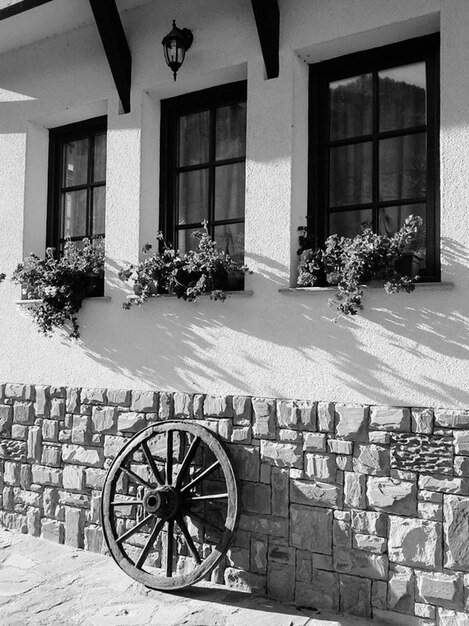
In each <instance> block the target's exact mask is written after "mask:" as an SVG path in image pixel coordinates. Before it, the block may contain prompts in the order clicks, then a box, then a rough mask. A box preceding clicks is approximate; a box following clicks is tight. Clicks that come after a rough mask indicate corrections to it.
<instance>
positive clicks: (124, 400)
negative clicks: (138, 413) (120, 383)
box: [106, 389, 131, 407]
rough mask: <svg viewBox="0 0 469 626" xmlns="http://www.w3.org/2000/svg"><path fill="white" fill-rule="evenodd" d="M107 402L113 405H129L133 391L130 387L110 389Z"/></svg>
mask: <svg viewBox="0 0 469 626" xmlns="http://www.w3.org/2000/svg"><path fill="white" fill-rule="evenodd" d="M106 395H107V404H110V405H111V406H120V407H129V406H130V402H131V393H130V391H129V390H128V389H108V390H107V394H106Z"/></svg>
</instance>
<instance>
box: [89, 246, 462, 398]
mask: <svg viewBox="0 0 469 626" xmlns="http://www.w3.org/2000/svg"><path fill="white" fill-rule="evenodd" d="M444 243H445V249H446V258H449V259H450V261H451V267H452V271H453V272H454V275H458V274H459V275H460V276H461V271H467V263H468V261H467V256H466V255H465V254H464V252H465V251H464V249H463V248H462V247H460V246H458V245H457V244H456V243H454V242H452V241H451V240H445V242H444ZM262 263H263V266H264V268H265V271H263V272H262V275H259V274H258V275H256V276H255V277H253V278H255V286H254V296H253V297H252V298H249V297H247V298H242V297H239V298H233V299H232V300H231V301H228V302H226V303H225V304H222V303H213V302H210V301H208V299H205V298H204V299H201V300H200V301H199V302H198V303H196V304H194V303H186V302H178V301H177V300H176V299H172V298H171V299H170V298H160V299H156V301H151V302H148V303H147V304H146V305H145V306H144V307H142V308H141V309H138V308H137V307H135V308H134V309H133V310H132V311H130V312H129V311H124V310H123V309H121V310H120V312H116V310H115V309H114V307H113V315H112V316H110V317H109V319H103V318H100V319H97V318H96V317H94V316H93V320H92V324H91V323H90V326H92V330H91V328H90V332H87V328H86V326H87V323H86V322H87V320H86V317H85V318H84V324H83V327H82V328H83V333H82V347H83V349H84V350H85V352H86V354H87V356H88V357H89V358H91V359H94V360H95V361H96V362H97V363H99V364H100V365H102V366H105V367H106V368H108V369H110V370H111V371H114V372H117V373H119V374H122V375H124V376H126V377H128V378H130V379H132V380H135V381H138V383H139V386H142V384H144V385H145V386H146V385H148V386H151V387H154V388H157V389H182V390H187V391H189V390H192V391H195V392H196V391H204V390H205V391H206V390H207V384H206V383H205V381H211V380H212V381H217V382H218V383H219V384H220V385H223V386H224V387H229V388H236V389H239V393H245V394H248V395H250V394H252V393H253V387H255V382H254V383H253V381H252V380H249V379H248V378H247V374H246V363H248V364H250V365H251V366H252V368H251V371H255V372H258V373H259V374H258V375H259V378H262V379H263V381H268V382H267V383H265V382H263V383H262V388H263V389H264V390H266V391H267V392H268V394H269V395H270V396H272V397H276V396H277V397H278V396H280V395H282V390H281V389H280V383H278V386H277V383H276V381H281V380H282V378H281V377H285V376H301V375H303V377H305V376H306V377H307V376H309V377H311V373H312V372H314V376H315V378H316V376H317V377H318V379H319V380H320V376H321V375H322V374H321V372H323V375H325V376H327V375H331V372H333V375H334V377H335V380H336V382H337V387H340V386H341V385H343V386H344V387H346V388H349V389H352V390H354V391H355V392H358V395H359V397H361V398H364V400H363V401H366V400H365V399H366V398H372V401H373V402H376V403H383V404H387V403H396V398H399V397H400V395H402V394H400V391H401V390H405V391H406V397H409V394H412V393H413V392H415V394H416V396H417V395H432V396H433V397H435V398H437V399H438V401H440V402H441V405H442V406H444V405H449V406H454V405H455V404H456V405H457V404H461V405H469V391H468V390H467V388H466V389H461V388H458V387H456V386H452V385H451V384H447V383H444V382H442V381H441V380H440V377H439V372H441V367H442V365H441V362H440V359H441V360H443V362H444V361H445V360H446V358H448V357H449V361H448V362H449V366H450V367H451V366H453V365H454V364H456V365H454V366H455V367H465V368H466V369H467V363H468V362H469V313H468V311H467V310H465V308H464V307H463V306H462V305H463V302H464V301H465V299H462V298H463V297H462V295H458V292H457V290H456V288H455V289H454V291H450V292H447V295H446V293H445V297H444V298H442V297H441V295H440V297H438V298H435V295H438V294H437V292H431V291H430V292H424V291H420V292H419V291H417V292H416V293H415V294H413V295H410V296H408V295H406V294H402V295H396V296H392V297H390V296H387V295H385V294H383V293H382V292H380V291H379V290H372V291H371V292H370V293H369V294H367V296H366V302H365V306H366V310H365V312H364V313H363V315H362V316H358V317H356V318H346V317H342V318H340V319H339V321H338V323H336V324H334V323H332V319H333V317H334V315H333V312H332V311H329V310H328V309H327V298H328V295H327V294H318V295H315V296H306V297H287V298H285V297H283V296H280V295H279V294H278V292H277V288H278V273H279V268H278V267H277V266H276V264H274V265H272V267H271V268H270V270H269V261H268V259H265V258H264V259H262ZM115 269H117V268H114V270H115ZM111 290H112V291H111V293H112V298H113V304H114V305H115V303H116V302H117V303H118V304H119V305H120V302H121V301H123V300H124V298H125V294H124V292H123V290H122V285H121V284H120V283H119V282H118V281H117V280H116V281H114V282H113V283H112V284H111ZM267 290H270V291H271V293H272V305H271V306H268V310H263V311H260V310H259V304H258V303H256V301H255V298H256V292H257V293H260V292H261V291H262V292H263V302H268V301H269V298H268V295H267ZM329 295H330V294H329ZM388 298H389V299H388ZM435 301H436V302H437V303H438V305H439V307H437V306H434V305H433V304H432V303H434V302H435ZM442 304H443V305H444V308H443V306H442ZM376 305H378V306H376ZM115 306H116V307H117V305H115ZM388 306H389V308H388ZM259 347H261V350H259ZM277 348H282V352H281V355H282V356H283V355H284V354H288V355H290V356H291V357H292V358H291V359H290V361H288V362H285V366H284V368H283V371H282V372H278V371H275V369H274V367H275V365H273V364H278V363H279V357H278V356H276V352H277ZM285 349H286V350H287V352H286V353H285ZM220 350H225V351H226V360H224V359H223V358H221V357H220ZM389 351H391V352H393V355H394V357H393V358H388V356H389V355H388V352H389ZM269 354H270V355H272V359H271V360H270V359H269V358H267V357H266V355H269ZM403 361H406V366H405V367H403V368H402V369H403V371H405V372H406V374H401V373H400V372H399V363H400V362H403ZM292 362H293V363H296V367H297V369H296V370H295V369H294V367H293V366H292V365H291V363H292ZM409 363H411V364H412V363H413V364H414V365H415V367H414V369H413V372H414V376H413V378H412V379H410V378H409V376H408V372H409ZM420 364H425V367H424V368H422V371H425V372H426V374H425V373H422V374H420V375H419V369H420ZM277 367H278V365H277ZM292 367H293V369H292ZM445 368H446V365H445ZM428 372H434V376H430V375H428ZM328 373H329V374H328ZM445 379H446V380H448V372H445ZM383 380H387V381H392V382H390V383H388V384H387V385H385V384H383ZM315 382H317V380H315ZM329 387H330V385H329ZM316 388H317V385H316ZM429 389H431V394H429V393H428V390H429ZM266 395H267V393H266ZM317 399H328V400H338V401H340V400H342V398H340V397H338V398H319V397H318V398H317Z"/></svg>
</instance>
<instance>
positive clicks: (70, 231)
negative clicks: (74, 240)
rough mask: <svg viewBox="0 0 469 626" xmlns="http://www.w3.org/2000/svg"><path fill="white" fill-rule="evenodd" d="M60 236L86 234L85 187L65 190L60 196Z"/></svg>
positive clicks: (81, 235)
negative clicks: (76, 189)
mask: <svg viewBox="0 0 469 626" xmlns="http://www.w3.org/2000/svg"><path fill="white" fill-rule="evenodd" d="M62 220H63V221H62V236H63V237H64V238H65V237H84V236H85V235H86V189H80V190H79V191H67V193H64V194H63V196H62Z"/></svg>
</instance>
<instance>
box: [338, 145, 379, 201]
mask: <svg viewBox="0 0 469 626" xmlns="http://www.w3.org/2000/svg"><path fill="white" fill-rule="evenodd" d="M371 168H372V163H371V142H366V143H355V144H351V145H348V146H340V147H337V148H331V151H330V197H329V204H330V206H331V207H336V206H346V205H347V204H361V203H364V202H371V190H372V180H371Z"/></svg>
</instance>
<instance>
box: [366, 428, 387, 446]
mask: <svg viewBox="0 0 469 626" xmlns="http://www.w3.org/2000/svg"><path fill="white" fill-rule="evenodd" d="M390 440H391V434H390V433H388V432H386V431H385V430H372V431H371V432H369V433H368V441H369V442H370V443H377V444H378V445H381V446H387V445H389V442H390Z"/></svg>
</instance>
